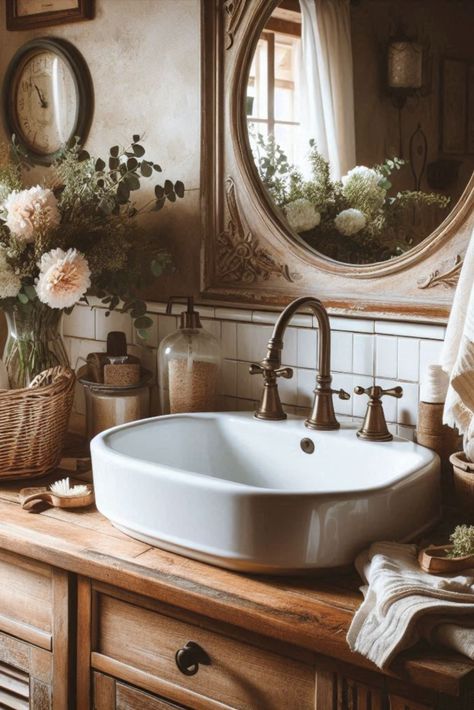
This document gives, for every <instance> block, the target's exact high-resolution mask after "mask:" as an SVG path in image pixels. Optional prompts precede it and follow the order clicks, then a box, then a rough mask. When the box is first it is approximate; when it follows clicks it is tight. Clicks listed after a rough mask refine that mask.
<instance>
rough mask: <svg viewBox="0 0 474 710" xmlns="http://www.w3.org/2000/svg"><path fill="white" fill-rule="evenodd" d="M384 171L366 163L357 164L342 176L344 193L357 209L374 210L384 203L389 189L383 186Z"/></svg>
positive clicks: (363, 210)
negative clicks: (368, 166)
mask: <svg viewBox="0 0 474 710" xmlns="http://www.w3.org/2000/svg"><path fill="white" fill-rule="evenodd" d="M383 181H384V177H383V175H382V173H380V172H378V170H374V169H373V168H367V167H366V166H365V165H356V167H355V168H352V170H349V172H348V173H347V175H344V176H343V177H342V178H341V183H342V194H343V195H344V197H345V198H346V200H347V201H348V202H349V204H351V205H353V206H354V207H355V208H356V209H359V210H361V211H362V212H370V213H372V212H374V211H376V210H378V209H380V208H381V207H382V205H383V203H384V200H385V197H386V195H387V191H386V190H385V189H384V188H383V187H381V184H382V183H383Z"/></svg>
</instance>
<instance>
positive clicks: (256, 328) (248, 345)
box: [237, 323, 296, 362]
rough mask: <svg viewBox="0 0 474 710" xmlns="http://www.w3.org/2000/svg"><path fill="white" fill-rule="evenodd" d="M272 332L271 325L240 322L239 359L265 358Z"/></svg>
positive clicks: (255, 360) (238, 336)
mask: <svg viewBox="0 0 474 710" xmlns="http://www.w3.org/2000/svg"><path fill="white" fill-rule="evenodd" d="M271 334H272V328H271V326H269V325H268V326H267V325H254V324H252V323H238V324H237V359H238V360H245V361H247V362H259V361H260V360H263V358H264V357H265V355H266V354H267V343H268V340H269V339H270V336H271ZM295 349H296V345H295Z"/></svg>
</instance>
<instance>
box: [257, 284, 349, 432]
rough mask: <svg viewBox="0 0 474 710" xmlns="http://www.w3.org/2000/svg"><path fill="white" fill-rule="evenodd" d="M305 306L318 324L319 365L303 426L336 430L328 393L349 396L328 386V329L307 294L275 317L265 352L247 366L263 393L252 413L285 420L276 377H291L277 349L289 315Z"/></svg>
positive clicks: (317, 303)
mask: <svg viewBox="0 0 474 710" xmlns="http://www.w3.org/2000/svg"><path fill="white" fill-rule="evenodd" d="M303 307H307V308H309V309H310V310H311V311H312V312H313V313H314V315H315V316H316V318H317V320H318V326H319V367H318V375H317V377H316V388H315V390H314V402H313V407H312V410H311V414H310V416H309V417H308V419H306V421H305V425H306V426H307V427H309V428H310V429H339V426H340V424H339V422H338V421H337V419H336V415H335V414H334V405H333V401H332V395H333V394H337V395H338V396H339V398H340V399H349V398H350V395H349V394H348V393H347V392H344V390H342V389H341V390H333V389H331V380H332V377H331V328H330V325H329V317H328V314H327V311H326V309H325V307H324V306H323V304H322V303H321V301H319V300H318V299H317V298H312V297H311V296H304V297H303V298H297V299H296V300H295V301H293V302H292V303H290V304H289V305H288V306H287V307H286V308H285V310H284V311H283V312H282V313H281V315H280V317H279V318H278V320H277V322H276V324H275V327H274V329H273V333H272V337H271V338H270V340H269V341H268V346H267V355H266V357H265V358H264V359H263V360H262V361H261V362H260V363H259V364H253V365H250V368H249V371H250V374H251V375H256V374H262V375H263V381H264V384H263V393H262V397H261V400H260V404H259V406H258V409H257V411H256V412H255V416H256V418H257V419H271V420H279V419H286V414H285V412H284V411H283V407H282V406H281V401H280V395H279V393H278V385H277V379H278V377H284V378H286V379H290V378H291V377H293V370H292V369H291V367H283V368H282V367H281V351H282V350H283V334H284V332H285V330H286V328H287V326H288V323H289V322H290V320H291V318H292V317H293V315H294V314H295V313H296V311H298V310H299V309H300V308H303Z"/></svg>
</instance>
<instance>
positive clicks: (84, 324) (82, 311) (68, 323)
mask: <svg viewBox="0 0 474 710" xmlns="http://www.w3.org/2000/svg"><path fill="white" fill-rule="evenodd" d="M63 334H64V335H72V336H73V337H75V338H95V314H94V310H93V309H92V308H90V306H75V307H74V309H73V311H72V313H70V314H69V315H65V316H64V317H63Z"/></svg>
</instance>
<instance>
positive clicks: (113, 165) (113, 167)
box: [109, 158, 120, 170]
mask: <svg viewBox="0 0 474 710" xmlns="http://www.w3.org/2000/svg"><path fill="white" fill-rule="evenodd" d="M119 165H120V161H119V159H118V158H109V168H110V169H111V170H117V168H118V167H119Z"/></svg>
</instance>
